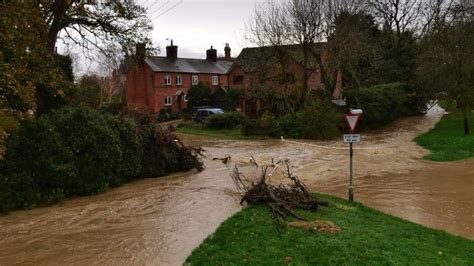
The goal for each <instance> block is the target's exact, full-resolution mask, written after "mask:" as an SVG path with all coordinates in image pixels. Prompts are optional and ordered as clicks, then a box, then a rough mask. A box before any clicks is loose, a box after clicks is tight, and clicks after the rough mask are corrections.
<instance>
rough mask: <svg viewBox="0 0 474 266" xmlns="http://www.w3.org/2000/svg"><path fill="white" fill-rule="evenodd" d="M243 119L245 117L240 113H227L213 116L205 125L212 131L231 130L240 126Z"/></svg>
mask: <svg viewBox="0 0 474 266" xmlns="http://www.w3.org/2000/svg"><path fill="white" fill-rule="evenodd" d="M244 119H245V115H244V114H242V113H241V112H228V113H223V114H215V115H212V116H210V117H209V119H207V121H206V125H207V127H209V128H214V129H232V128H234V127H236V126H238V125H240V124H241V123H242V122H243V121H244Z"/></svg>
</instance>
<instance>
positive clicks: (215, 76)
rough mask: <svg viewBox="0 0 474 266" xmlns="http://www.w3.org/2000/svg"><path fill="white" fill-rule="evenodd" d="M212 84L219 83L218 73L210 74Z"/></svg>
mask: <svg viewBox="0 0 474 266" xmlns="http://www.w3.org/2000/svg"><path fill="white" fill-rule="evenodd" d="M212 85H219V76H218V75H214V76H212Z"/></svg>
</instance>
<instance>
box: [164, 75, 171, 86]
mask: <svg viewBox="0 0 474 266" xmlns="http://www.w3.org/2000/svg"><path fill="white" fill-rule="evenodd" d="M165 85H171V75H166V76H165Z"/></svg>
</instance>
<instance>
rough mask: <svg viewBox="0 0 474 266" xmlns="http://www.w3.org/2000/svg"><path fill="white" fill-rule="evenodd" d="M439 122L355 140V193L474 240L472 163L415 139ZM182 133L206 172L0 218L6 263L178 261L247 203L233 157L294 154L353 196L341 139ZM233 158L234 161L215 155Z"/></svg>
mask: <svg viewBox="0 0 474 266" xmlns="http://www.w3.org/2000/svg"><path fill="white" fill-rule="evenodd" d="M438 120H439V117H437V116H427V117H411V118H406V119H402V120H400V121H398V122H397V123H396V124H395V125H393V126H391V127H390V128H385V129H384V130H381V131H380V132H373V133H371V134H367V135H364V136H363V142H362V143H361V144H358V145H355V147H356V150H355V162H354V166H355V200H356V201H360V202H363V203H365V204H367V205H369V206H371V207H374V208H377V209H379V210H382V211H384V212H387V213H390V214H393V215H396V216H399V217H403V218H405V219H408V220H411V221H414V222H417V223H421V224H424V225H427V226H430V227H434V228H439V229H443V230H446V231H448V232H450V233H453V234H458V235H462V236H464V237H467V238H470V239H474V226H473V222H472V221H473V220H474V216H473V215H474V210H473V204H472V202H473V199H474V198H473V197H474V194H473V193H472V191H474V183H473V182H474V181H473V179H474V160H466V161H461V162H455V163H446V164H445V163H443V164H441V163H432V162H426V161H423V160H420V158H422V157H423V156H424V155H426V154H427V153H428V152H427V151H426V150H424V149H423V148H421V147H419V146H417V145H416V144H415V143H413V142H412V141H411V140H412V139H413V138H414V137H415V136H416V135H418V134H419V133H421V132H425V131H428V130H429V129H430V128H431V127H433V126H434V124H435V123H436V122H437V121H438ZM182 138H183V140H184V141H185V142H187V143H190V144H194V145H202V146H203V147H204V148H205V149H206V151H207V152H206V154H207V157H206V158H205V165H206V169H205V170H204V171H203V172H200V173H197V172H187V173H177V174H174V175H170V176H167V177H164V178H157V179H145V180H140V181H137V182H134V183H131V184H127V185H125V186H123V187H120V188H116V189H112V190H111V191H109V192H107V193H104V194H101V195H98V196H92V197H83V198H77V199H72V200H67V201H65V202H64V203H63V204H62V205H58V206H52V207H47V208H38V209H34V210H30V211H19V212H13V213H11V214H8V215H3V216H0V265H15V264H23V265H45V264H48V265H64V264H68V265H74V264H76V265H84V264H94V265H180V264H182V263H183V262H184V260H185V259H186V257H187V256H188V255H189V254H190V253H191V251H192V250H193V249H194V248H195V247H197V246H198V245H199V244H200V243H201V242H202V240H204V238H205V237H206V236H208V235H209V234H211V233H212V232H214V231H215V229H216V228H217V227H218V226H219V224H220V223H221V222H222V221H224V220H225V219H226V218H228V217H229V216H230V215H232V214H233V213H235V212H237V211H238V210H239V209H240V206H239V204H238V195H237V194H236V193H235V189H234V184H233V182H232V180H231V179H230V177H229V175H230V173H231V171H232V168H233V164H234V163H237V164H240V165H246V164H248V162H249V159H250V156H252V155H253V156H254V157H255V159H256V160H257V161H258V162H259V163H261V164H265V163H269V162H270V161H271V159H272V158H274V159H277V160H278V159H290V162H291V164H292V165H294V173H295V174H296V175H298V176H299V177H300V178H301V179H302V180H303V181H304V182H306V183H307V185H308V186H309V188H310V189H311V190H313V191H319V192H325V193H330V194H333V195H336V196H340V197H344V198H345V197H346V193H347V183H348V159H349V156H348V148H347V146H345V145H344V144H342V143H341V141H340V140H334V141H329V142H318V141H290V140H287V141H284V142H281V141H280V140H266V141H253V142H250V141H231V140H214V139H206V138H203V137H194V136H182ZM227 155H231V156H232V161H231V163H230V164H228V165H224V164H223V163H221V162H220V161H213V160H212V158H214V157H225V156H227ZM248 167H250V166H248ZM274 181H276V182H278V178H277V177H275V180H274Z"/></svg>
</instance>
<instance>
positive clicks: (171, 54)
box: [166, 40, 178, 59]
mask: <svg viewBox="0 0 474 266" xmlns="http://www.w3.org/2000/svg"><path fill="white" fill-rule="evenodd" d="M166 57H167V58H170V59H177V58H178V46H176V45H173V40H171V45H170V46H166Z"/></svg>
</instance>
